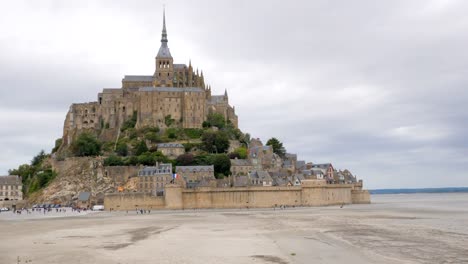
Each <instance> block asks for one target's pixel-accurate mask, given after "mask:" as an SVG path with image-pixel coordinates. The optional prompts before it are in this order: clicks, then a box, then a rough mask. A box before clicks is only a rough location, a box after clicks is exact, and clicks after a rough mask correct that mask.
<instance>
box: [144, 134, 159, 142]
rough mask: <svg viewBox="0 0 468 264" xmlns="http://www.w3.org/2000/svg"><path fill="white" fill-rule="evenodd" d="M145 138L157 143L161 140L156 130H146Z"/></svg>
mask: <svg viewBox="0 0 468 264" xmlns="http://www.w3.org/2000/svg"><path fill="white" fill-rule="evenodd" d="M145 139H147V140H149V141H151V142H152V143H159V142H161V138H160V137H159V135H158V134H157V133H156V132H147V133H146V134H145Z"/></svg>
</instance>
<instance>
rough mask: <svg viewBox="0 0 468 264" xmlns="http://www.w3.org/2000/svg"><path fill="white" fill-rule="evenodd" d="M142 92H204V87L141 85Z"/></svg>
mask: <svg viewBox="0 0 468 264" xmlns="http://www.w3.org/2000/svg"><path fill="white" fill-rule="evenodd" d="M138 91H140V92H176V93H184V92H194V93H204V91H203V89H202V88H199V87H186V88H176V87H141V88H139V89H138Z"/></svg>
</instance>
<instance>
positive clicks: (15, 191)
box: [0, 175, 23, 201]
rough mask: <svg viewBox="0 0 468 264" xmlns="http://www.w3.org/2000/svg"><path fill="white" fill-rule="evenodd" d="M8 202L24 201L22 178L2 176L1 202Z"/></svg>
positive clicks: (0, 186) (0, 187) (0, 183)
mask: <svg viewBox="0 0 468 264" xmlns="http://www.w3.org/2000/svg"><path fill="white" fill-rule="evenodd" d="M8 200H23V183H22V182H21V177H20V176H16V175H10V176H0V201H8Z"/></svg>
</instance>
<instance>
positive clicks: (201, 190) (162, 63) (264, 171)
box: [2, 13, 370, 211]
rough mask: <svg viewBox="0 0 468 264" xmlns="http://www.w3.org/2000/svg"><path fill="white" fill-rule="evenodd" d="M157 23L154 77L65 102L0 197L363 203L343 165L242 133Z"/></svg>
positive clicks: (252, 204) (182, 204)
mask: <svg viewBox="0 0 468 264" xmlns="http://www.w3.org/2000/svg"><path fill="white" fill-rule="evenodd" d="M162 22H163V23H162V33H161V44H160V47H159V50H158V51H157V55H156V57H155V69H154V72H153V74H151V75H125V77H124V78H123V79H122V87H120V88H111V89H109V88H106V89H103V90H102V92H101V93H99V94H98V95H97V100H96V101H94V102H87V103H73V104H72V105H71V106H70V109H69V111H68V113H67V115H66V118H65V122H64V126H63V137H62V138H61V139H58V140H57V142H56V147H55V148H54V150H53V152H52V153H51V155H48V154H45V153H40V154H39V155H38V156H37V157H35V158H34V161H33V164H31V165H30V167H31V168H30V169H31V170H32V173H31V172H30V171H26V170H24V169H25V168H24V167H23V168H22V167H19V168H18V169H17V170H12V171H11V174H12V175H11V176H9V177H10V178H12V179H17V180H18V179H21V180H22V182H21V184H17V185H16V186H15V189H14V190H15V191H14V192H5V195H4V196H3V197H2V198H3V199H2V200H7V201H8V200H10V201H9V202H8V203H11V204H12V205H14V207H23V206H20V205H22V204H23V203H22V202H20V201H18V202H17V199H18V198H19V200H21V196H22V195H25V196H27V199H26V200H25V201H26V203H27V204H28V205H30V206H31V205H34V204H35V205H38V204H47V205H49V204H52V205H58V204H60V205H62V204H64V205H65V204H66V205H71V206H73V207H76V208H82V209H91V208H93V206H95V205H103V206H104V208H105V209H106V210H126V211H127V210H135V209H136V210H155V209H194V208H257V207H258V208H274V207H283V206H288V207H297V206H323V205H345V204H351V203H370V195H369V192H368V191H366V190H363V182H362V180H360V181H358V180H357V179H356V177H355V176H354V175H353V174H352V173H351V172H350V170H348V169H344V170H337V169H336V168H334V167H333V165H332V163H325V164H316V163H313V162H306V161H304V160H301V159H300V158H299V157H300V156H299V157H298V155H297V154H293V153H288V152H286V150H285V147H284V146H283V143H282V142H280V141H279V140H278V139H276V138H275V137H272V138H270V139H269V140H268V141H267V142H266V144H264V143H263V142H262V141H261V140H260V139H259V138H253V137H252V138H251V136H250V135H249V134H248V133H243V132H242V131H241V130H240V129H239V128H238V122H239V117H238V116H237V115H236V112H235V107H234V106H231V105H230V102H229V95H228V91H227V89H225V92H224V94H220V95H215V94H212V92H211V87H210V85H209V84H207V81H206V80H205V78H204V75H203V71H201V70H200V71H199V70H198V69H196V70H194V67H193V66H192V63H191V62H189V63H188V65H186V64H180V63H174V59H173V57H172V55H171V51H170V49H169V45H168V42H169V40H168V33H167V27H166V16H165V13H164V14H163V17H162ZM25 171H26V172H25ZM26 173H27V174H26ZM16 188H17V189H16ZM22 191H24V192H25V193H24V194H22V193H21V192H22ZM11 200H12V201H11Z"/></svg>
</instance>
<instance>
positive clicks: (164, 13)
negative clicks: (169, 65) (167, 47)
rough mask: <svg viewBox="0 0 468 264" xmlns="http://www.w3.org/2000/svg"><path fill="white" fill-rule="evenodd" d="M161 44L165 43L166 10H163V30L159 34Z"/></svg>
mask: <svg viewBox="0 0 468 264" xmlns="http://www.w3.org/2000/svg"><path fill="white" fill-rule="evenodd" d="M161 43H167V31H166V8H165V7H164V9H163V29H162V34H161Z"/></svg>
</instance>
